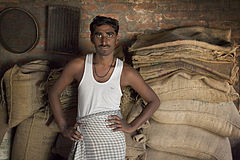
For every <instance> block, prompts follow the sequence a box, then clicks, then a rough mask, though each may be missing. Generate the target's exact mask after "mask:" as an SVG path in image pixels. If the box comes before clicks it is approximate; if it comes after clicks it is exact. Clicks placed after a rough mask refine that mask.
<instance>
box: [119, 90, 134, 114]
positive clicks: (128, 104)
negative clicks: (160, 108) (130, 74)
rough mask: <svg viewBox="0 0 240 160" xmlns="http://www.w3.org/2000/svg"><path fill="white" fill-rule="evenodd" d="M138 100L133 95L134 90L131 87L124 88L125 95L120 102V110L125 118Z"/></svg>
mask: <svg viewBox="0 0 240 160" xmlns="http://www.w3.org/2000/svg"><path fill="white" fill-rule="evenodd" d="M135 103H136V100H135V98H134V97H133V91H132V88H130V87H125V88H124V89H123V95H122V98H121V102H120V110H121V114H122V116H123V119H126V118H127V117H128V114H129V113H130V111H131V110H132V108H133V106H134V105H135Z"/></svg>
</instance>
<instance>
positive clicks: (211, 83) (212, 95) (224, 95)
mask: <svg viewBox="0 0 240 160" xmlns="http://www.w3.org/2000/svg"><path fill="white" fill-rule="evenodd" d="M149 86H150V87H151V88H152V89H153V90H154V91H155V92H156V94H157V95H158V97H159V98H160V100H162V101H167V100H192V99H195V100H199V101H206V102H212V103H215V102H217V103H218V102H232V101H234V100H237V99H238V98H239V95H238V93H237V92H236V91H235V89H234V88H233V86H232V85H229V84H228V83H227V82H219V81H216V80H214V79H210V78H207V77H204V76H200V75H196V76H191V75H189V74H186V73H184V72H180V73H177V74H174V75H173V76H171V77H169V78H168V79H166V80H164V81H157V82H153V83H149Z"/></svg>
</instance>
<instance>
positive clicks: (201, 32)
mask: <svg viewBox="0 0 240 160" xmlns="http://www.w3.org/2000/svg"><path fill="white" fill-rule="evenodd" d="M230 39H231V30H229V29H228V30H220V29H213V28H205V27H195V26H194V27H181V28H174V29H169V30H160V31H158V32H154V33H149V34H141V35H139V36H138V37H137V40H136V42H135V43H134V44H133V45H132V46H131V47H130V48H129V51H136V50H140V49H143V48H147V47H149V46H154V45H155V44H159V43H165V42H171V41H177V40H198V41H204V42H208V43H211V44H217V45H226V44H228V42H230Z"/></svg>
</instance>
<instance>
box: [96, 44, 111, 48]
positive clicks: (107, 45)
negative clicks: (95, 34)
mask: <svg viewBox="0 0 240 160" xmlns="http://www.w3.org/2000/svg"><path fill="white" fill-rule="evenodd" d="M98 47H110V45H107V44H106V45H103V44H101V45H99V46H98Z"/></svg>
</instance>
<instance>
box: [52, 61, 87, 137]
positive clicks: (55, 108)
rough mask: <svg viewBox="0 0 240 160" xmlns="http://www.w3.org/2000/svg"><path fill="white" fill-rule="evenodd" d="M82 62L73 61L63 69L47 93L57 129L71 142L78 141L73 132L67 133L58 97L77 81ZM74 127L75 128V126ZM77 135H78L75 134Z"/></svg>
mask: <svg viewBox="0 0 240 160" xmlns="http://www.w3.org/2000/svg"><path fill="white" fill-rule="evenodd" d="M81 63H84V61H82V60H80V59H78V60H73V61H72V62H70V63H69V64H67V66H66V67H65V68H64V70H63V72H62V74H61V76H60V77H59V79H58V80H57V81H56V83H55V84H54V85H53V87H52V88H51V89H50V91H49V94H48V95H49V102H50V106H51V109H52V112H53V115H54V118H55V120H56V122H57V124H58V126H59V129H60V131H61V133H63V135H64V136H66V137H68V138H70V139H72V140H76V139H77V140H78V136H76V135H73V132H75V131H73V130H71V131H67V130H68V128H69V126H68V124H67V123H66V120H65V118H64V115H63V112H62V108H61V103H60V95H61V93H62V92H63V90H64V89H65V88H66V87H67V86H68V85H69V84H70V83H71V82H72V81H73V80H74V79H77V80H79V76H81V72H79V71H81V70H82V69H81V67H82V66H83V64H81ZM75 127H76V126H75ZM76 134H77V135H79V133H77V132H76Z"/></svg>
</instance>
